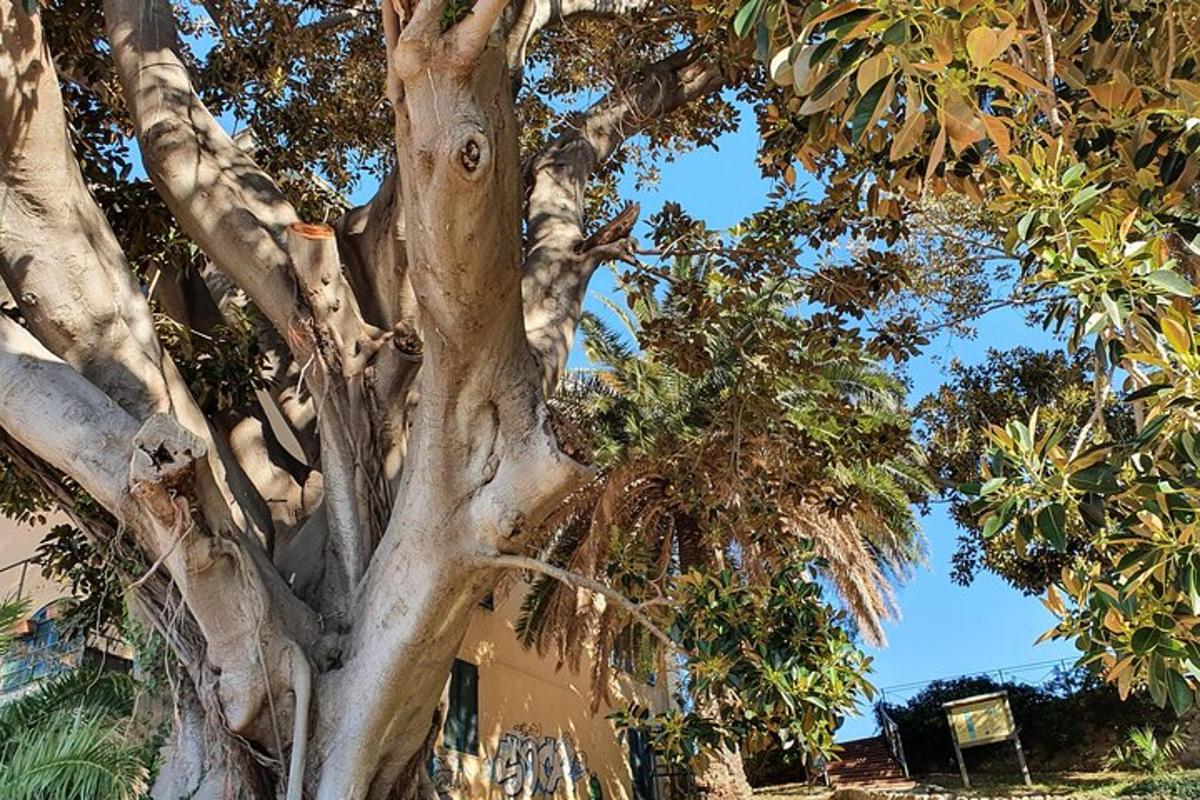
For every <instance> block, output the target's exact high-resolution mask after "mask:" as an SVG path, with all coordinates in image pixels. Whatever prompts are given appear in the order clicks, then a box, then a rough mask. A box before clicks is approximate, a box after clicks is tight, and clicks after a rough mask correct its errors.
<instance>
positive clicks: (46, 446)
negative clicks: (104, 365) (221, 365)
mask: <svg viewBox="0 0 1200 800" xmlns="http://www.w3.org/2000/svg"><path fill="white" fill-rule="evenodd" d="M0 428H2V429H3V430H4V431H6V432H7V433H8V435H9V436H11V437H12V438H13V439H14V440H15V441H17V442H18V443H20V444H21V445H22V446H23V447H25V448H26V449H28V450H29V451H30V452H32V453H33V454H34V455H36V456H37V457H38V458H40V459H42V460H43V461H45V462H46V463H48V464H50V465H51V466H53V467H55V468H56V469H59V470H62V471H63V472H64V473H66V474H68V475H70V476H71V477H72V478H73V479H75V480H76V481H78V482H79V485H80V486H82V487H83V488H84V490H85V491H86V492H87V493H88V494H90V495H91V496H92V497H94V498H96V501H97V502H99V503H100V504H101V505H103V506H104V507H105V508H108V509H110V510H111V509H114V508H117V507H118V506H119V505H120V502H121V499H122V498H123V497H124V495H125V481H126V469H127V465H128V463H129V461H128V459H129V442H130V441H131V440H132V439H133V435H134V434H135V433H136V432H137V423H136V422H135V421H134V419H133V418H132V417H131V416H130V415H129V414H128V413H127V412H125V411H124V410H122V409H121V408H120V406H118V405H117V404H116V403H115V402H113V400H112V399H111V398H109V397H108V396H107V395H106V394H104V392H102V391H100V389H98V388H97V387H96V386H95V385H94V384H92V383H91V382H89V381H88V380H87V379H86V378H84V377H83V376H82V375H80V374H79V373H78V372H76V371H75V370H73V369H72V368H71V367H70V366H68V365H67V364H65V363H63V361H62V360H61V359H59V358H58V357H57V356H55V355H54V354H53V353H51V352H50V351H49V350H47V349H46V348H45V346H43V345H42V344H41V343H40V342H39V341H37V339H35V338H34V337H33V334H31V333H29V331H27V330H25V329H24V328H22V327H21V326H19V325H17V323H15V322H13V321H12V320H11V319H9V318H8V317H6V316H4V315H3V314H0Z"/></svg>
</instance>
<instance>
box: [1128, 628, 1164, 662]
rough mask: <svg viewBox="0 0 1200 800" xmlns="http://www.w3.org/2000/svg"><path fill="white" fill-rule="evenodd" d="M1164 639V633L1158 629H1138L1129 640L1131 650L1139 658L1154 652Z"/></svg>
mask: <svg viewBox="0 0 1200 800" xmlns="http://www.w3.org/2000/svg"><path fill="white" fill-rule="evenodd" d="M1161 639H1162V631H1160V630H1159V629H1158V628H1138V629H1137V630H1136V631H1134V632H1133V637H1132V638H1131V639H1130V640H1129V648H1130V649H1131V650H1133V652H1134V653H1135V654H1137V655H1139V656H1144V655H1146V654H1147V653H1149V652H1150V651H1152V650H1153V649H1154V648H1155V647H1156V646H1157V645H1158V643H1159V641H1160V640H1161Z"/></svg>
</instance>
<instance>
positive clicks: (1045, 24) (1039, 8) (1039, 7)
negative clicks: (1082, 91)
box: [1033, 0, 1062, 129]
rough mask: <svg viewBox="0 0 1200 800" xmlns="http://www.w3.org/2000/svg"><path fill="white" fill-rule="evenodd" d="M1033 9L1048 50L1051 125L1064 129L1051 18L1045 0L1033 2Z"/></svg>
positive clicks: (1047, 69)
mask: <svg viewBox="0 0 1200 800" xmlns="http://www.w3.org/2000/svg"><path fill="white" fill-rule="evenodd" d="M1033 8H1034V10H1035V11H1036V12H1037V18H1038V25H1039V26H1040V27H1041V29H1042V47H1044V48H1045V50H1046V89H1047V90H1048V91H1049V92H1050V104H1049V108H1047V113H1048V114H1049V116H1050V124H1051V125H1053V126H1054V127H1055V128H1056V129H1057V128H1061V127H1062V117H1060V116H1059V115H1058V97H1057V95H1056V94H1055V92H1054V76H1055V75H1056V74H1057V73H1058V68H1057V66H1056V65H1055V62H1054V33H1053V31H1052V30H1051V28H1050V18H1049V17H1048V16H1047V15H1046V2H1045V0H1033Z"/></svg>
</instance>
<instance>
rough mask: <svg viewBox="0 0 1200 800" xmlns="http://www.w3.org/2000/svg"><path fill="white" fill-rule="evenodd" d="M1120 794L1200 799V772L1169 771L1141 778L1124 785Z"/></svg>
mask: <svg viewBox="0 0 1200 800" xmlns="http://www.w3.org/2000/svg"><path fill="white" fill-rule="evenodd" d="M1121 794H1122V795H1138V796H1140V797H1171V798H1177V800H1200V772H1171V773H1168V774H1166V775H1154V776H1151V777H1149V778H1143V779H1142V780H1140V781H1138V782H1137V783H1132V784H1130V785H1129V786H1126V787H1125V788H1124V789H1122V790H1121Z"/></svg>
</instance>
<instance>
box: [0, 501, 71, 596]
mask: <svg viewBox="0 0 1200 800" xmlns="http://www.w3.org/2000/svg"><path fill="white" fill-rule="evenodd" d="M64 521H65V518H64V519H58V518H52V519H50V520H49V521H48V522H47V524H46V525H45V526H39V527H37V528H33V527H30V526H27V525H18V524H17V523H15V522H13V521H12V520H10V519H5V518H4V517H0V598H2V599H9V598H12V597H16V596H17V594H18V592H19V593H20V595H21V597H23V598H26V599H28V600H29V611H30V613H32V612H34V611H37V610H38V609H39V608H41V607H42V606H44V605H46V604H47V603H49V602H50V601H51V600H54V599H56V598H59V597H62V596H63V595H64V594H65V593H66V589H65V588H64V587H63V586H61V585H60V584H58V583H55V582H54V581H52V580H50V579H49V578H47V577H45V576H44V575H42V572H41V570H40V569H38V567H37V565H35V564H27V563H23V562H25V561H26V560H27V559H29V558H31V557H32V556H33V555H34V553H35V552H37V546H38V544H39V543H41V541H42V537H43V536H45V535H46V531H47V530H49V529H50V528H51V527H53V526H54V525H57V524H59V523H60V522H64Z"/></svg>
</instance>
